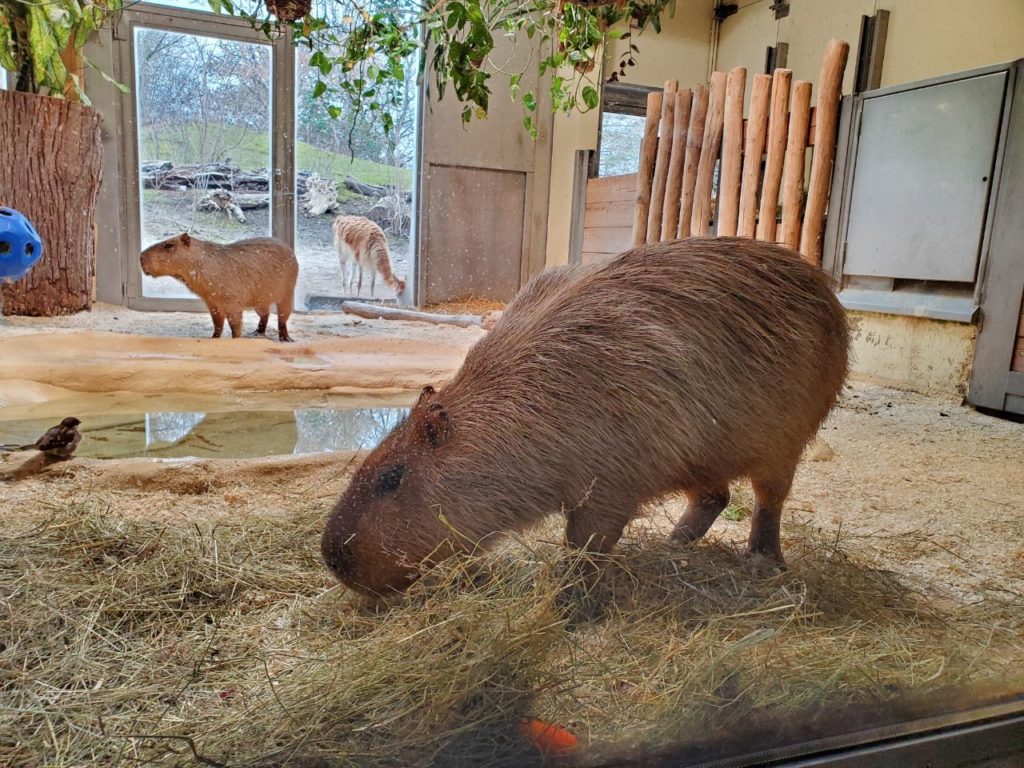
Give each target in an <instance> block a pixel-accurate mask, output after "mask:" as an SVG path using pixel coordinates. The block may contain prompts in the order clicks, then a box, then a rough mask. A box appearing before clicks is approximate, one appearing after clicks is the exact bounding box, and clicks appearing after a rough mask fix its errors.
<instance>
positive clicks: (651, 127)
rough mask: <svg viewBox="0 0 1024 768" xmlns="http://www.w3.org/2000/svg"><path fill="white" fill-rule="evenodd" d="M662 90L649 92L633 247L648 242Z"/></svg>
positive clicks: (637, 190) (641, 147)
mask: <svg viewBox="0 0 1024 768" xmlns="http://www.w3.org/2000/svg"><path fill="white" fill-rule="evenodd" d="M661 102H662V93H661V91H653V92H651V93H649V94H647V122H646V123H645V124H644V138H643V143H642V144H641V145H640V168H639V170H638V171H637V174H636V202H635V203H634V205H635V207H634V211H633V247H634V248H636V247H637V246H640V245H643V244H644V243H646V242H647V214H648V211H649V210H650V207H651V184H652V183H653V181H654V162H655V160H656V158H657V152H658V123H659V121H660V120H661Z"/></svg>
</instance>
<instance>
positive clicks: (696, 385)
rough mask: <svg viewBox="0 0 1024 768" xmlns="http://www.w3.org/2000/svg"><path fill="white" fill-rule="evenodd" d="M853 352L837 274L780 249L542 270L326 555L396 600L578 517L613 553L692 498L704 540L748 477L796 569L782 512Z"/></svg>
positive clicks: (693, 524)
mask: <svg viewBox="0 0 1024 768" xmlns="http://www.w3.org/2000/svg"><path fill="white" fill-rule="evenodd" d="M848 346H849V332H848V329H847V325H846V318H845V314H844V312H843V308H842V306H841V305H840V304H839V302H838V301H837V299H836V298H835V296H834V294H833V292H832V289H831V287H830V284H829V279H828V277H827V276H826V275H825V274H824V273H823V272H822V271H821V270H820V269H818V268H816V267H813V266H811V265H809V264H808V263H807V262H805V261H804V260H803V259H802V258H801V257H800V256H799V255H798V254H796V253H794V252H792V251H789V250H787V249H785V248H782V247H780V246H777V245H774V244H769V243H760V242H754V241H751V240H745V239H738V238H720V239H707V238H705V239H697V238H695V239H690V240H685V241H675V242H666V243H660V244H657V245H651V246H646V247H642V248H637V249H634V250H632V251H628V252H626V253H624V254H622V255H621V256H619V257H617V258H615V259H613V260H612V261H610V262H608V263H605V264H600V265H592V266H588V267H561V268H558V269H553V270H548V271H546V272H543V273H541V274H540V275H539V276H538V277H536V278H534V279H533V280H531V281H530V282H529V283H528V284H527V285H526V287H525V288H523V290H522V291H521V292H520V293H519V295H518V296H516V298H515V299H514V300H513V301H512V303H511V304H510V305H509V307H508V309H507V310H506V311H505V313H504V315H503V316H502V318H501V320H500V321H499V322H498V324H497V325H496V327H495V328H494V330H492V331H491V332H490V333H489V334H488V336H486V337H485V338H483V339H482V340H481V341H479V342H478V343H477V344H476V345H475V346H474V347H473V348H472V349H471V350H470V352H469V354H468V355H467V357H466V359H465V362H464V363H463V365H462V368H461V369H460V370H459V372H458V373H457V374H456V375H455V377H454V378H453V379H452V380H451V381H450V382H449V383H448V384H447V385H446V386H444V387H443V388H442V389H441V390H440V391H436V392H435V391H434V390H433V388H431V387H427V388H425V389H424V390H423V393H422V395H421V397H420V399H419V401H418V402H417V404H416V406H415V407H414V408H413V410H412V412H411V414H410V416H409V418H408V419H407V420H406V421H405V422H404V423H402V424H400V425H399V426H398V427H396V428H395V430H394V431H393V432H392V433H391V434H390V435H389V436H388V437H387V438H386V439H385V440H384V441H383V442H382V443H381V444H380V445H379V446H378V447H377V448H376V449H375V450H374V451H373V452H372V453H371V454H370V455H369V457H368V458H367V459H366V461H365V462H364V464H363V465H362V467H361V468H360V469H359V471H358V472H356V475H355V477H354V478H353V480H352V483H351V484H350V486H349V488H348V489H347V490H346V492H345V494H344V495H343V496H342V498H341V500H340V501H339V502H338V503H337V505H336V506H335V508H334V511H333V512H332V514H331V516H330V518H329V520H328V522H327V526H326V530H325V532H324V536H323V541H322V549H323V556H324V559H325V561H326V562H327V564H328V566H329V567H330V568H331V570H332V571H334V573H335V574H336V575H337V576H338V578H339V579H341V581H342V582H344V583H345V584H346V585H347V586H349V587H352V588H353V589H356V590H357V591H360V592H363V593H365V594H369V595H386V594H388V593H391V592H394V591H401V590H403V589H404V588H405V587H407V586H408V584H409V583H410V581H412V580H413V579H415V578H417V577H418V575H419V574H420V572H421V566H422V565H424V564H430V563H432V562H436V561H437V560H440V559H443V557H444V556H446V555H448V554H450V553H452V552H458V551H472V550H475V549H476V548H478V547H480V546H486V545H488V544H489V543H491V542H493V541H494V540H495V539H496V537H495V534H496V533H499V532H507V531H519V530H523V529H525V528H527V527H529V526H531V525H534V524H536V523H537V522H539V521H540V520H542V519H544V518H545V517H547V516H548V515H551V514H554V513H557V512H558V511H559V510H564V511H565V513H566V518H567V525H566V538H567V540H568V543H569V544H570V545H572V546H573V547H576V548H579V549H584V550H587V551H590V552H595V553H602V554H604V553H608V552H609V551H610V550H611V549H612V548H613V547H614V545H615V543H616V542H617V541H618V540H619V537H620V536H621V535H622V531H623V528H624V527H625V525H626V524H627V523H628V522H629V521H630V520H631V519H633V518H635V517H636V516H637V515H638V514H639V513H640V512H641V510H642V509H643V507H644V506H645V505H647V504H648V503H650V502H652V501H655V500H657V499H658V498H661V497H664V496H666V495H667V494H670V493H675V492H685V493H686V495H687V496H688V498H689V502H690V503H689V506H688V508H687V510H686V512H685V513H684V514H683V516H682V517H681V519H680V520H679V522H678V524H677V525H676V528H675V530H674V532H673V534H672V536H673V538H674V539H675V540H677V541H683V542H690V541H694V540H696V539H699V538H701V537H702V536H703V535H704V534H705V533H706V532H707V530H708V529H709V528H710V527H711V524H712V523H713V522H714V521H715V519H716V518H717V517H718V515H719V514H720V513H721V512H722V510H723V509H725V507H726V506H727V504H728V502H729V484H730V482H731V481H733V480H735V479H737V478H741V477H749V478H750V479H751V481H752V483H753V487H754V492H755V495H756V500H757V503H756V505H755V509H754V514H753V518H752V521H751V531H750V539H749V547H748V550H749V552H750V553H751V554H754V555H758V556H765V557H767V558H771V559H773V560H775V561H778V562H780V563H781V562H782V550H781V546H780V542H779V527H780V519H781V515H782V505H783V502H784V501H785V499H786V496H787V495H788V493H789V489H790V485H791V483H792V479H793V474H794V472H795V470H796V466H797V463H798V462H799V460H800V456H801V454H802V452H803V450H804V447H805V446H806V444H807V442H808V441H809V440H810V439H811V438H812V437H813V436H814V435H815V433H816V432H817V430H818V427H819V425H820V424H821V422H822V421H823V420H824V418H825V416H826V415H827V414H828V412H829V410H830V409H831V408H832V406H833V404H834V403H835V401H836V397H837V396H838V394H839V391H840V389H841V387H842V384H843V381H844V379H845V377H846V370H847V349H848Z"/></svg>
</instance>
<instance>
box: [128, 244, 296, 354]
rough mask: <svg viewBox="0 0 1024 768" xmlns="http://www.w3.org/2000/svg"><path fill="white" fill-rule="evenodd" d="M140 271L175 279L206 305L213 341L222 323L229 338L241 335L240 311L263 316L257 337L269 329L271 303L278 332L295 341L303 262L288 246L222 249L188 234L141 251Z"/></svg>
mask: <svg viewBox="0 0 1024 768" xmlns="http://www.w3.org/2000/svg"><path fill="white" fill-rule="evenodd" d="M140 261H141V263H142V271H143V272H145V273H146V274H147V275H149V276H150V277H176V278H178V279H179V280H181V282H183V283H184V284H185V285H186V286H187V287H188V289H189V290H190V291H192V293H194V294H196V295H197V296H199V298H201V299H202V300H203V301H204V302H205V303H206V308H207V309H208V310H210V317H211V318H213V338H215V339H218V338H220V335H221V332H222V331H223V330H224V320H227V321H228V324H229V325H230V326H231V335H232V336H233V337H234V338H236V339H237V338H239V337H240V336H241V335H242V312H243V311H245V310H247V309H255V310H256V313H257V314H258V315H259V316H260V324H259V326H258V327H257V328H256V334H257V335H259V336H262V335H263V334H264V333H266V331H267V321H268V320H269V319H270V307H271V305H274V304H276V305H277V332H278V337H279V338H280V339H281V341H291V340H292V339H291V337H290V336H289V335H288V317H289V316H290V315H291V313H292V302H293V300H294V293H295V281H296V279H297V278H298V276H299V262H298V260H297V259H296V258H295V253H294V251H292V249H291V248H289V247H288V246H287V245H285V244H284V243H282V242H281V241H280V240H277V239H275V238H272V237H253V238H250V239H248V240H238V241H236V242H234V243H227V244H224V245H221V244H218V243H211V242H209V241H208V240H200V239H199V238H198V237H192V236H191V235H189V234H188V233H185V234H182V235H179V236H178V237H172V238H170V239H168V240H164V241H162V242H159V243H156V244H155V245H151V246H150V247H149V248H147V249H146V250H144V251H143V252H142V256H141V259H140Z"/></svg>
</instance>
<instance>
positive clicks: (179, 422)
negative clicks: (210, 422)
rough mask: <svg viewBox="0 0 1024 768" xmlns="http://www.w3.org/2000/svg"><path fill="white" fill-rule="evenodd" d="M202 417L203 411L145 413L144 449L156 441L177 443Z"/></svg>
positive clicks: (155, 443) (203, 416)
mask: <svg viewBox="0 0 1024 768" xmlns="http://www.w3.org/2000/svg"><path fill="white" fill-rule="evenodd" d="M204 418H206V414H205V413H147V414H146V450H149V449H150V447H153V446H156V445H157V444H158V443H165V444H166V443H170V444H172V445H173V444H174V443H177V442H178V441H179V440H181V439H183V438H184V437H185V436H186V435H188V433H189V432H191V431H192V430H193V429H194V428H195V427H196V425H197V424H200V423H202V421H203V419H204Z"/></svg>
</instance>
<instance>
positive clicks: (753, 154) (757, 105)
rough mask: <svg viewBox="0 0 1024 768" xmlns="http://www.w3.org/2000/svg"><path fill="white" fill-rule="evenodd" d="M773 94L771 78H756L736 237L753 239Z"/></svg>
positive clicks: (752, 90) (744, 158)
mask: <svg viewBox="0 0 1024 768" xmlns="http://www.w3.org/2000/svg"><path fill="white" fill-rule="evenodd" d="M771 94H772V78H771V75H754V85H753V87H752V88H751V91H750V117H748V118H747V142H746V146H745V147H744V149H743V177H742V181H741V183H740V219H739V223H738V224H737V227H736V234H737V235H739V236H740V237H753V236H754V231H755V227H756V226H757V190H758V187H759V186H760V181H761V158H762V157H763V156H764V144H765V140H766V138H767V134H768V105H769V100H770V98H771Z"/></svg>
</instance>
